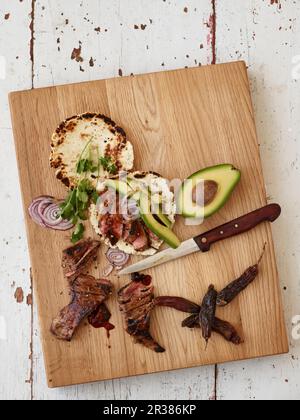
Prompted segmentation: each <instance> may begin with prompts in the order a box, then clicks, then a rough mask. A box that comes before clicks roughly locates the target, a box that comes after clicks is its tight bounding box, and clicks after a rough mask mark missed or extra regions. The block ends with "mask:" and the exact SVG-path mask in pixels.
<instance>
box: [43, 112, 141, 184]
mask: <svg viewBox="0 0 300 420" xmlns="http://www.w3.org/2000/svg"><path fill="white" fill-rule="evenodd" d="M85 148H86V149H87V148H88V152H89V157H90V158H91V159H92V161H93V162H94V164H95V165H96V164H97V162H98V161H99V158H100V157H103V158H106V159H108V161H109V162H110V163H111V164H112V165H114V167H115V168H116V170H117V172H121V171H130V170H132V168H133V162H134V154H133V147H132V144H131V143H130V142H129V141H128V140H127V138H126V133H125V131H124V130H123V129H122V128H120V127H118V126H117V125H116V124H115V123H114V122H113V121H112V120H111V119H110V118H108V117H105V116H104V115H100V114H92V113H86V114H82V115H77V116H74V117H71V118H68V119H67V120H65V121H63V122H62V123H61V124H60V125H59V127H58V128H57V129H56V131H55V133H54V134H53V136H52V142H51V155H50V165H51V167H53V168H55V169H56V177H57V178H58V179H59V180H60V181H62V182H63V183H64V184H65V185H66V186H67V187H68V188H73V187H74V186H76V185H77V182H78V179H79V176H80V175H78V174H77V171H76V168H77V163H78V161H79V160H80V158H81V155H82V152H83V151H84V150H85ZM111 175H112V174H111V173H110V172H109V171H108V170H106V169H105V168H103V166H101V167H100V170H99V173H98V169H97V170H95V172H94V173H88V174H87V177H88V179H89V180H90V181H91V183H92V185H93V186H94V187H96V185H97V179H98V178H108V177H110V176H111Z"/></svg>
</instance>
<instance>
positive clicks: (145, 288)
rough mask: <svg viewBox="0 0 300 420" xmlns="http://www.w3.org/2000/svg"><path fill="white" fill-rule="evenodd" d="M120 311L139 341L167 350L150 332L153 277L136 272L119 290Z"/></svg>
mask: <svg viewBox="0 0 300 420" xmlns="http://www.w3.org/2000/svg"><path fill="white" fill-rule="evenodd" d="M118 302H119V305H120V311H121V313H122V315H123V317H124V321H125V328H126V331H127V333H128V334H129V335H131V336H132V337H133V338H134V339H135V341H136V342H137V343H140V344H143V345H144V346H145V347H147V348H149V349H151V350H153V351H155V352H156V353H163V352H164V351H165V349H164V348H162V347H161V346H160V345H159V344H158V343H157V342H156V341H155V340H154V339H153V338H152V336H151V334H150V331H149V330H150V316H151V311H152V309H153V308H154V287H153V286H152V285H151V277H150V276H143V275H139V274H137V273H136V274H135V275H134V276H133V281H132V282H131V283H129V284H128V285H127V286H125V287H123V288H122V289H120V290H119V292H118Z"/></svg>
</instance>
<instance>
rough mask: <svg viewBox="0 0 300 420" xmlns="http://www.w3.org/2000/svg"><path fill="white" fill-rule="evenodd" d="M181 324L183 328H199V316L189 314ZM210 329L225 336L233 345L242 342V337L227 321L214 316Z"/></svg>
mask: <svg viewBox="0 0 300 420" xmlns="http://www.w3.org/2000/svg"><path fill="white" fill-rule="evenodd" d="M182 326H183V327H184V328H190V329H193V328H201V325H200V322H199V316H198V315H196V314H194V315H191V316H189V317H188V318H186V319H185V320H184V321H183V322H182ZM212 330H213V331H214V332H216V333H217V334H220V335H221V336H222V337H223V338H225V340H226V341H229V342H230V343H233V344H235V345H240V344H242V343H243V340H242V338H241V337H240V336H239V334H238V332H237V331H236V329H235V328H234V327H233V326H232V325H231V324H229V322H226V321H222V320H221V319H219V318H215V319H214V322H213V325H212Z"/></svg>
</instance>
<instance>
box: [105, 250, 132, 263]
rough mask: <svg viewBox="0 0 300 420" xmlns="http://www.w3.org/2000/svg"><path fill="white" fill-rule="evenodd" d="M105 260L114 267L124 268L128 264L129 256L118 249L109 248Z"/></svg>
mask: <svg viewBox="0 0 300 420" xmlns="http://www.w3.org/2000/svg"><path fill="white" fill-rule="evenodd" d="M106 258H107V259H108V261H109V262H110V264H112V265H113V266H114V267H122V268H123V267H124V265H126V264H127V263H128V260H129V255H128V254H125V252H123V251H120V250H119V249H113V248H109V250H108V251H107V253H106Z"/></svg>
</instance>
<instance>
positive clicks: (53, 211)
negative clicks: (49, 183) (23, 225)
mask: <svg viewBox="0 0 300 420" xmlns="http://www.w3.org/2000/svg"><path fill="white" fill-rule="evenodd" d="M28 212H29V215H30V217H31V218H32V220H33V221H34V222H35V223H37V224H38V225H40V226H42V227H44V228H50V229H54V230H62V231H65V230H69V229H72V228H73V227H74V225H73V223H71V222H70V221H68V220H63V219H62V218H61V217H59V213H60V208H59V202H58V201H57V200H55V199H54V198H53V197H49V196H42V197H38V198H36V199H35V200H33V202H32V203H31V205H30V206H29V209H28Z"/></svg>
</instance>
